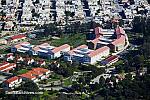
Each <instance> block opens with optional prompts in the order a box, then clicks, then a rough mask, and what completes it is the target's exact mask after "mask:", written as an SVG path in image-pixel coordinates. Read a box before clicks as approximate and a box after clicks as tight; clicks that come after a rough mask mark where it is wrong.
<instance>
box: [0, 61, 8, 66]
mask: <svg viewBox="0 0 150 100" xmlns="http://www.w3.org/2000/svg"><path fill="white" fill-rule="evenodd" d="M7 64H9V62H6V61H5V62H3V63H2V64H0V67H1V66H5V65H7Z"/></svg>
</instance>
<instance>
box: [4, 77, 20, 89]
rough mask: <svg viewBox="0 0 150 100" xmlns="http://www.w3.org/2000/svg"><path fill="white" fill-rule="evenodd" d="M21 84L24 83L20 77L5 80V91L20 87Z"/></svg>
mask: <svg viewBox="0 0 150 100" xmlns="http://www.w3.org/2000/svg"><path fill="white" fill-rule="evenodd" d="M21 83H22V78H21V77H18V76H14V77H11V78H9V79H7V80H5V81H4V82H3V83H2V86H3V88H4V89H14V88H16V87H18V86H20V85H21Z"/></svg>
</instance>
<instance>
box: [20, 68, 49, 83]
mask: <svg viewBox="0 0 150 100" xmlns="http://www.w3.org/2000/svg"><path fill="white" fill-rule="evenodd" d="M49 75H50V71H49V70H48V69H44V68H40V67H38V68H33V69H32V70H30V71H29V72H27V73H25V74H21V75H19V76H20V77H22V78H23V80H25V81H26V80H32V81H33V82H38V81H40V80H43V79H47V78H48V77H49Z"/></svg>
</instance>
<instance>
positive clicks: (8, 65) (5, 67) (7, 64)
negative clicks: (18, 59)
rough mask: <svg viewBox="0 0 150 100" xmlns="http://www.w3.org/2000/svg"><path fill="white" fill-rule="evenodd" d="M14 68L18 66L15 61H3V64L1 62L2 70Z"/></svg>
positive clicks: (0, 67)
mask: <svg viewBox="0 0 150 100" xmlns="http://www.w3.org/2000/svg"><path fill="white" fill-rule="evenodd" d="M14 68H16V64H15V63H8V62H3V63H2V64H0V71H1V72H9V71H10V70H13V69H14Z"/></svg>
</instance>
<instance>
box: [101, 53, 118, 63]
mask: <svg viewBox="0 0 150 100" xmlns="http://www.w3.org/2000/svg"><path fill="white" fill-rule="evenodd" d="M118 60H119V56H117V55H113V56H109V57H107V58H106V59H105V60H103V61H101V64H103V65H107V66H110V65H112V64H113V63H115V62H117V61H118Z"/></svg>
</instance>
